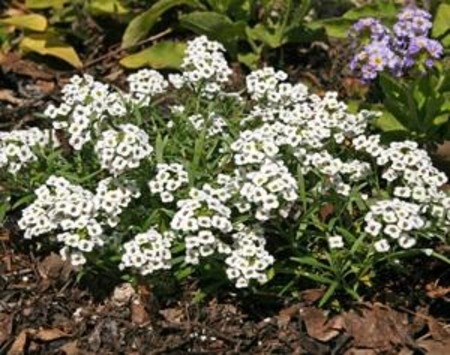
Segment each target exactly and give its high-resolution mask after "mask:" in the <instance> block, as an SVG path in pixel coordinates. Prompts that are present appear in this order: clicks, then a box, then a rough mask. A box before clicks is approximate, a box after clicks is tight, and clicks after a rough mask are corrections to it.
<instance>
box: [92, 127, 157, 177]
mask: <svg viewBox="0 0 450 355" xmlns="http://www.w3.org/2000/svg"><path fill="white" fill-rule="evenodd" d="M95 152H96V153H97V155H98V158H99V160H100V164H101V166H102V168H104V169H107V170H108V171H109V172H110V173H111V174H112V175H114V176H117V175H119V174H121V173H123V172H125V171H127V170H130V169H135V168H137V167H138V166H139V165H140V163H141V160H143V159H145V158H147V157H148V156H149V155H150V154H151V153H152V152H153V148H152V146H151V145H150V144H149V138H148V135H147V133H145V131H143V130H141V129H140V128H139V127H137V126H134V125H132V124H123V125H120V126H119V127H118V130H115V129H110V130H107V131H105V132H103V133H102V136H101V137H100V139H99V140H98V141H97V143H96V144H95Z"/></svg>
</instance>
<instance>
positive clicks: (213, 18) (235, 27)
mask: <svg viewBox="0 0 450 355" xmlns="http://www.w3.org/2000/svg"><path fill="white" fill-rule="evenodd" d="M180 25H181V27H183V28H186V29H188V30H190V31H192V32H194V33H196V34H202V35H206V36H208V37H209V38H211V39H215V40H218V41H219V42H222V43H231V42H233V41H236V40H238V39H240V38H243V37H244V36H245V23H244V22H233V21H232V20H230V18H229V17H227V16H225V15H222V14H219V13H216V12H211V11H195V12H191V13H189V14H186V15H182V16H180Z"/></svg>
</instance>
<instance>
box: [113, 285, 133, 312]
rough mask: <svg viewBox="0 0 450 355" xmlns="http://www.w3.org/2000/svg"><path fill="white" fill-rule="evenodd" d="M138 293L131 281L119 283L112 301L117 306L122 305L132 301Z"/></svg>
mask: <svg viewBox="0 0 450 355" xmlns="http://www.w3.org/2000/svg"><path fill="white" fill-rule="evenodd" d="M134 295H136V291H135V290H134V288H133V286H132V285H131V284H130V283H123V284H120V285H118V286H117V287H116V288H115V289H114V292H113V295H112V297H111V301H112V303H113V304H114V305H115V306H117V307H122V306H125V305H126V304H128V303H129V302H130V301H131V298H132V297H133V296H134Z"/></svg>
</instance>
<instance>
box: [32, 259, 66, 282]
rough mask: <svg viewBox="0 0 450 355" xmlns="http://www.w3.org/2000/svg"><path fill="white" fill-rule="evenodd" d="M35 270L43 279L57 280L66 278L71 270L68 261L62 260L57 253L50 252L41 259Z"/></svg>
mask: <svg viewBox="0 0 450 355" xmlns="http://www.w3.org/2000/svg"><path fill="white" fill-rule="evenodd" d="M37 270H38V272H39V275H40V276H41V277H42V278H43V279H48V280H57V279H59V278H61V279H63V280H66V279H67V278H68V276H69V274H70V272H71V270H72V267H71V266H70V262H68V261H64V260H62V258H61V256H59V255H57V254H54V253H53V254H50V255H49V256H47V257H46V258H45V259H44V260H42V261H41V262H40V263H39V264H38V266H37Z"/></svg>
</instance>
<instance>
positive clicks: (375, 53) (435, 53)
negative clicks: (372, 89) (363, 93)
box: [349, 6, 443, 81]
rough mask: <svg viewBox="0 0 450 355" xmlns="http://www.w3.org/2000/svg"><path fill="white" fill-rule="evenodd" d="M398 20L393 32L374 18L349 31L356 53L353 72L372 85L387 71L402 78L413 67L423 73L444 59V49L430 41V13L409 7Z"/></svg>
mask: <svg viewBox="0 0 450 355" xmlns="http://www.w3.org/2000/svg"><path fill="white" fill-rule="evenodd" d="M397 19H398V21H397V23H396V24H395V25H394V26H393V29H392V31H391V30H390V29H389V28H388V27H386V26H384V25H383V24H382V23H381V22H380V21H378V20H376V19H374V18H364V19H361V20H359V21H358V22H356V23H355V24H354V25H353V26H352V28H351V29H350V32H349V37H350V38H351V39H352V40H353V44H354V47H355V49H356V50H357V53H356V55H355V56H354V57H353V58H352V60H351V62H350V69H351V70H352V71H353V72H354V73H356V74H358V75H359V76H360V77H361V78H362V79H363V80H365V81H371V80H373V79H375V78H376V77H377V76H378V74H379V73H381V72H384V71H388V72H390V73H391V74H393V75H395V76H401V75H403V74H404V73H405V72H406V71H407V70H408V69H410V68H413V67H417V68H419V69H421V70H424V69H425V68H430V67H432V66H433V64H434V61H435V60H436V59H439V58H440V57H441V56H442V54H443V47H442V45H441V44H440V43H439V42H438V41H436V40H434V39H431V38H429V37H428V33H429V31H430V29H431V27H432V22H431V15H430V14H429V13H428V12H426V11H424V10H422V9H418V8H416V7H414V6H409V7H406V8H405V9H403V10H402V11H401V12H400V13H399V14H398V16H397Z"/></svg>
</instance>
